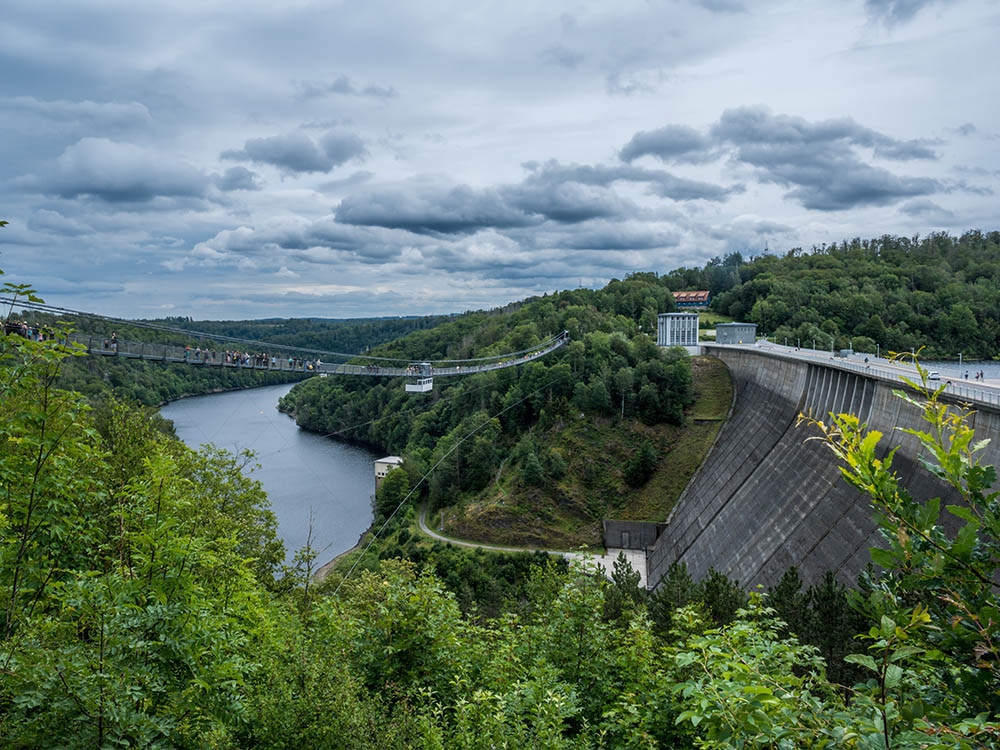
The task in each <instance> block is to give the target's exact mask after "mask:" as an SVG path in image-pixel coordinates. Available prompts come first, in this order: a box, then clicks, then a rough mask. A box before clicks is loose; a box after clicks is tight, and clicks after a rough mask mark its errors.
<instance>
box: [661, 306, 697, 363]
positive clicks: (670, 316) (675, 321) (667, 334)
mask: <svg viewBox="0 0 1000 750" xmlns="http://www.w3.org/2000/svg"><path fill="white" fill-rule="evenodd" d="M656 344H657V346H679V347H682V348H683V349H684V350H685V351H686V352H687V353H688V354H691V355H697V354H701V347H700V346H698V313H661V314H660V315H657V316H656Z"/></svg>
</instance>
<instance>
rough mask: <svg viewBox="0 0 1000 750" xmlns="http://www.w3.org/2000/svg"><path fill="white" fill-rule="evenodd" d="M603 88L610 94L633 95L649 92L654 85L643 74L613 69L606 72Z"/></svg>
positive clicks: (654, 89)
mask: <svg viewBox="0 0 1000 750" xmlns="http://www.w3.org/2000/svg"><path fill="white" fill-rule="evenodd" d="M604 88H605V90H606V91H607V92H608V94H609V95H610V96H626V97H627V96H634V95H635V94H651V93H653V92H654V91H656V87H655V86H654V85H653V84H652V83H650V81H648V80H646V79H645V78H644V77H643V76H641V75H637V74H635V73H634V72H631V71H615V72H612V73H608V75H607V77H606V78H605V79H604Z"/></svg>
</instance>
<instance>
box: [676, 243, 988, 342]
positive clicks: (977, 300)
mask: <svg viewBox="0 0 1000 750" xmlns="http://www.w3.org/2000/svg"><path fill="white" fill-rule="evenodd" d="M665 281H666V283H667V284H668V285H669V286H670V288H671V289H688V288H690V289H709V290H710V291H711V292H712V294H713V299H712V309H713V310H715V311H717V312H720V313H723V314H725V315H729V316H732V317H734V318H738V319H741V320H748V321H750V322H752V323H757V324H758V325H759V326H760V330H759V331H758V333H759V334H761V335H765V334H766V335H770V336H775V337H777V340H778V341H779V342H781V341H783V340H784V339H786V338H787V339H788V341H789V342H794V341H801V343H802V346H812V345H813V341H815V342H816V346H817V347H818V348H821V349H829V348H831V347H834V348H845V349H846V348H848V347H849V346H851V345H852V344H853V348H854V349H855V350H856V351H862V352H875V351H876V347H878V348H879V349H880V350H881V351H882V352H886V351H898V352H908V351H910V350H911V349H920V348H921V347H927V348H926V350H925V352H924V356H925V357H927V358H931V359H934V358H942V357H955V358H957V357H958V354H959V353H960V352H961V353H963V354H964V356H965V358H966V359H990V358H993V357H996V356H997V355H998V354H1000V232H985V233H984V232H979V231H973V232H967V233H965V234H963V235H962V236H961V237H953V236H951V235H948V234H931V235H928V236H927V237H923V238H919V237H914V238H907V237H894V236H889V235H886V236H884V237H880V238H877V239H871V240H860V239H854V240H850V241H844V242H841V243H839V244H837V243H834V244H832V245H822V246H819V247H814V248H812V250H811V251H809V252H804V251H803V250H802V249H801V248H793V249H791V250H789V251H788V252H787V253H785V254H784V255H770V254H768V255H759V256H757V257H753V258H744V257H743V256H742V255H741V254H740V253H738V252H734V253H731V254H729V255H727V256H725V257H723V258H716V259H715V260H713V261H711V262H710V263H708V264H707V265H706V266H705V267H703V268H698V269H679V270H676V271H672V272H670V273H669V274H667V276H666V277H665Z"/></svg>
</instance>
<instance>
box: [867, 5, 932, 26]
mask: <svg viewBox="0 0 1000 750" xmlns="http://www.w3.org/2000/svg"><path fill="white" fill-rule="evenodd" d="M935 2H936V0H865V10H866V11H867V13H868V15H869V16H871V17H872V18H874V19H875V20H879V21H882V22H883V23H885V24H886V25H887V26H893V25H897V24H902V23H906V22H907V21H909V20H911V19H912V18H913V17H914V16H916V15H917V13H919V12H920V11H921V10H922V9H923V8H925V7H926V6H928V5H933V4H934V3H935Z"/></svg>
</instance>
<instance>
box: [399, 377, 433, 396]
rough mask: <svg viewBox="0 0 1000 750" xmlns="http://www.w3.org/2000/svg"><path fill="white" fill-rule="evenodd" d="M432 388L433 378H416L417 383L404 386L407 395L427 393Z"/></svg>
mask: <svg viewBox="0 0 1000 750" xmlns="http://www.w3.org/2000/svg"><path fill="white" fill-rule="evenodd" d="M433 388H434V378H417V382H415V383H407V384H406V392H407V393H427V392H428V391H430V390H432V389H433Z"/></svg>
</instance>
